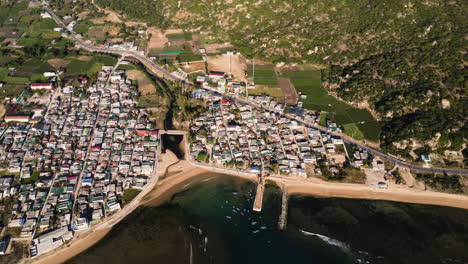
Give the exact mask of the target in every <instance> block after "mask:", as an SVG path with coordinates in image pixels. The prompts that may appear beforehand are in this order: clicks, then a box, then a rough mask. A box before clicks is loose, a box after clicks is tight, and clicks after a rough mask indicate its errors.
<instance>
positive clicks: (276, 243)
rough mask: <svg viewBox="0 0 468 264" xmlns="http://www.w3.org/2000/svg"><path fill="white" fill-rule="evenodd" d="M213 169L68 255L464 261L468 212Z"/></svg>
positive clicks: (130, 259) (120, 259)
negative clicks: (301, 188)
mask: <svg viewBox="0 0 468 264" xmlns="http://www.w3.org/2000/svg"><path fill="white" fill-rule="evenodd" d="M254 195H255V184H253V183H251V182H246V181H242V180H239V179H234V178H232V177H225V176H219V177H216V179H213V180H210V181H208V182H206V181H205V182H203V183H199V184H195V185H192V187H190V188H189V189H187V190H183V191H180V192H179V193H177V194H175V195H174V196H173V197H172V198H171V199H170V201H168V202H166V203H164V204H162V205H160V206H157V207H140V208H138V209H137V210H136V211H135V212H133V213H132V214H130V215H129V216H128V217H126V218H125V219H124V220H123V221H122V222H121V223H119V224H118V225H117V226H115V227H114V228H113V229H112V231H111V232H109V234H108V235H107V236H106V237H105V238H103V239H102V240H101V241H99V242H98V243H97V244H96V245H95V246H93V247H92V248H90V249H88V250H87V251H85V252H83V253H81V254H80V255H78V256H77V257H75V258H73V259H71V260H70V261H69V262H68V263H90V264H93V263H168V264H172V263H174V264H178V263H181V264H182V263H184V264H185V263H194V264H199V263H245V264H248V263H252V264H253V263H255V264H262V263H269V264H274V263H282V264H283V263H285V264H290V263H301V264H302V263H468V211H466V210H461V209H454V208H446V207H438V206H423V205H412V204H404V203H396V202H386V201H368V200H354V199H335V198H318V197H305V196H292V197H290V202H289V213H288V226H287V229H286V230H284V231H280V230H278V219H279V215H280V213H281V192H280V190H279V189H278V188H277V187H276V186H273V185H267V188H266V190H265V196H264V204H263V209H262V212H260V213H258V212H253V211H252V205H253V199H254Z"/></svg>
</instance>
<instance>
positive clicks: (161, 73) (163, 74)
mask: <svg viewBox="0 0 468 264" xmlns="http://www.w3.org/2000/svg"><path fill="white" fill-rule="evenodd" d="M31 2H33V3H35V4H37V5H38V6H40V7H41V8H42V9H43V10H44V11H46V12H47V13H48V14H49V15H50V16H51V17H52V19H53V20H54V21H55V22H56V23H57V25H59V26H60V27H62V28H63V29H64V32H66V33H67V34H68V37H69V38H70V39H72V40H73V41H75V43H76V44H77V45H78V46H80V47H81V48H83V49H85V50H87V51H90V52H99V53H109V54H115V55H119V56H122V57H133V58H135V59H137V60H138V61H140V62H141V63H142V64H143V65H144V66H145V67H147V69H148V70H149V71H151V72H153V73H154V74H155V75H157V76H158V77H160V78H163V79H166V80H169V81H172V82H178V83H181V84H184V85H193V83H192V82H189V81H187V80H185V79H182V78H180V77H178V76H176V75H173V74H171V73H170V72H168V71H166V70H165V69H163V68H162V67H161V66H159V65H157V64H156V63H154V62H153V61H152V60H150V59H148V58H147V57H146V56H144V55H142V54H140V53H138V52H135V51H126V50H119V49H109V48H103V47H96V46H92V45H90V44H87V43H85V42H84V41H83V40H82V39H80V38H78V37H77V36H76V34H75V33H74V32H72V31H70V30H68V28H67V26H66V25H65V24H64V23H63V22H62V21H61V20H60V18H58V17H57V16H56V15H55V14H54V12H53V11H52V10H50V8H48V7H47V6H45V5H43V4H42V3H39V2H37V1H31ZM205 89H208V90H213V91H215V92H217V91H216V90H215V89H210V88H205ZM224 96H225V97H226V98H229V99H232V100H235V101H238V102H241V103H244V104H248V105H251V106H253V107H257V108H262V109H265V110H268V111H271V112H276V113H280V114H283V113H282V111H278V110H277V109H274V108H271V107H267V106H262V105H258V104H256V103H254V102H251V101H249V100H247V99H246V98H242V97H239V96H237V95H224ZM284 115H285V116H287V117H288V118H291V119H293V120H296V121H297V122H300V123H302V124H304V125H307V126H311V127H314V128H317V129H319V130H321V131H325V132H327V133H329V134H332V135H334V136H339V137H341V138H343V141H344V142H345V143H349V144H354V145H357V146H358V147H360V148H362V149H365V150H367V151H368V152H369V153H371V154H373V155H375V156H378V157H380V158H382V159H385V160H387V161H389V162H392V163H395V164H397V165H398V166H401V167H405V168H408V169H410V170H413V171H416V172H423V173H439V174H459V175H468V170H466V169H455V168H428V167H422V166H420V165H415V164H411V163H408V162H406V161H403V160H401V159H399V158H397V157H394V156H391V155H388V154H385V153H383V152H380V151H379V150H377V149H375V148H372V147H369V146H367V145H366V144H365V142H361V141H358V140H355V139H353V138H351V137H349V136H347V135H344V134H342V133H337V132H334V131H330V130H328V129H327V128H325V127H322V126H319V125H318V124H315V123H313V122H310V121H307V120H303V119H302V118H300V117H298V116H295V115H292V114H289V113H286V114H284Z"/></svg>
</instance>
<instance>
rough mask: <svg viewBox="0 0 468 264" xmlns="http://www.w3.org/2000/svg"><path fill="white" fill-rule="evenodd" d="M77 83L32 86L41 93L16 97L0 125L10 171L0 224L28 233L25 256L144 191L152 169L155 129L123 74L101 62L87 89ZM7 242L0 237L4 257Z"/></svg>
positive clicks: (0, 183) (0, 195)
mask: <svg viewBox="0 0 468 264" xmlns="http://www.w3.org/2000/svg"><path fill="white" fill-rule="evenodd" d="M54 80H56V78H55V79H54ZM80 81H81V83H82V85H81V87H73V86H65V87H57V86H56V84H55V82H50V83H43V84H32V85H31V87H30V88H31V90H37V89H40V90H42V91H43V92H44V94H45V95H43V96H41V97H40V98H38V97H31V98H34V99H31V98H30V99H28V100H26V101H22V100H21V99H17V101H18V103H17V104H16V105H15V107H13V108H12V110H10V111H9V112H8V113H7V114H6V116H5V122H4V123H3V124H2V128H1V144H0V153H1V155H0V159H1V160H0V162H1V164H2V167H3V169H4V174H5V175H11V176H6V177H2V178H1V179H0V188H1V189H0V190H1V192H0V199H13V203H12V204H13V205H12V207H11V208H3V210H2V211H3V212H4V213H5V214H7V215H9V217H10V220H9V223H8V225H7V226H5V227H2V229H8V231H9V233H11V234H13V235H14V236H15V238H13V239H17V240H18V239H19V240H28V239H32V238H34V239H33V240H32V243H31V247H30V256H31V257H35V256H38V255H41V254H44V253H46V252H49V251H51V250H53V249H55V248H57V247H59V246H61V245H62V244H64V243H65V242H66V241H68V240H70V239H71V238H72V237H73V232H76V231H79V230H86V229H88V228H89V227H90V225H91V224H92V223H95V222H100V221H101V220H102V219H105V218H106V217H108V216H110V215H112V214H114V213H115V212H116V211H118V210H119V209H121V207H122V206H123V205H124V202H125V201H124V200H125V199H126V197H125V193H126V192H127V191H129V190H132V191H134V192H135V191H136V192H138V190H141V189H143V188H144V187H145V186H146V184H147V183H148V181H149V179H150V177H152V176H153V175H154V172H155V169H156V163H157V155H158V154H157V153H158V145H159V136H158V131H157V130H154V124H153V123H151V122H150V121H149V119H148V118H147V116H146V114H145V111H144V110H142V109H140V108H138V107H137V100H136V96H137V91H136V89H135V87H132V86H131V81H130V80H128V79H126V77H125V74H124V71H122V70H115V69H114V67H112V66H104V67H103V68H102V70H101V71H100V72H99V74H98V77H97V81H96V83H95V84H92V85H91V86H89V87H88V88H87V89H86V90H84V89H83V87H84V85H85V84H86V82H87V80H86V79H81V80H80ZM32 100H34V102H31V101H32ZM38 101H41V104H38V103H37V102H38ZM32 106H33V107H32ZM26 108H29V109H31V110H30V111H26ZM10 239H11V237H10V236H4V237H3V238H2V243H1V245H2V248H1V250H2V252H3V254H5V253H6V251H7V249H8V245H9V242H10Z"/></svg>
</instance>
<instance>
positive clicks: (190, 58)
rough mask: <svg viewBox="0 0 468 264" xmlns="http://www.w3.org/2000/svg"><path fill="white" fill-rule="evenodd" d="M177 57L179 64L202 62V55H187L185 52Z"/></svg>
mask: <svg viewBox="0 0 468 264" xmlns="http://www.w3.org/2000/svg"><path fill="white" fill-rule="evenodd" d="M177 57H178V58H179V61H180V62H188V61H202V60H203V57H202V55H198V54H193V53H187V52H184V53H182V54H180V55H179V56H177Z"/></svg>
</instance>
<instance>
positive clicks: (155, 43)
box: [148, 27, 168, 50]
mask: <svg viewBox="0 0 468 264" xmlns="http://www.w3.org/2000/svg"><path fill="white" fill-rule="evenodd" d="M148 33H150V34H151V38H150V40H149V41H148V48H149V49H150V50H151V49H163V48H164V46H165V45H166V43H167V42H168V39H167V38H166V36H165V35H164V33H162V31H161V30H159V29H156V28H154V27H150V28H149V29H148Z"/></svg>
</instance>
